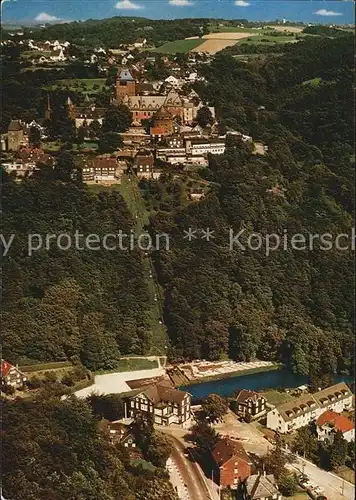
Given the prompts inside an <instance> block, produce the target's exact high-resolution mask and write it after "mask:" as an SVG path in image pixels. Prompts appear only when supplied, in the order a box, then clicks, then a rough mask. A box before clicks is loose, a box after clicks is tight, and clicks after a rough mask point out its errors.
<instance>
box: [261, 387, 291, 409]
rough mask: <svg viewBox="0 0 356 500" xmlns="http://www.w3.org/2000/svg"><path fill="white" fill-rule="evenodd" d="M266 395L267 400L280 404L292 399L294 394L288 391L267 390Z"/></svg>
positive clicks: (272, 403)
mask: <svg viewBox="0 0 356 500" xmlns="http://www.w3.org/2000/svg"><path fill="white" fill-rule="evenodd" d="M263 395H264V397H265V398H266V399H267V401H268V402H269V403H270V404H271V405H274V406H279V405H281V404H283V403H287V401H290V400H291V399H293V398H292V396H290V395H289V394H287V393H286V392H278V391H274V390H271V391H265V392H264V393H263Z"/></svg>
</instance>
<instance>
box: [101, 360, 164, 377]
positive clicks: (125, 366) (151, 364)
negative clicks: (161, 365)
mask: <svg viewBox="0 0 356 500" xmlns="http://www.w3.org/2000/svg"><path fill="white" fill-rule="evenodd" d="M154 368H158V362H157V361H156V360H152V359H147V358H135V357H134V358H130V357H127V358H121V359H120V361H119V365H118V367H116V368H113V369H112V370H98V371H96V372H95V375H106V374H108V373H118V372H134V371H136V370H152V369H154Z"/></svg>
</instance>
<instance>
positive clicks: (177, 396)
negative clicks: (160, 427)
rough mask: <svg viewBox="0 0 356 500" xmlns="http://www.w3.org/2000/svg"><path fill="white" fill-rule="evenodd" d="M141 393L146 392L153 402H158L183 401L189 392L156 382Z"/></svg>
mask: <svg viewBox="0 0 356 500" xmlns="http://www.w3.org/2000/svg"><path fill="white" fill-rule="evenodd" d="M141 394H144V395H145V396H146V397H147V398H148V399H150V400H151V401H152V403H153V404H157V403H161V402H169V403H181V402H182V401H183V400H184V398H185V396H186V394H187V393H186V392H184V391H178V390H177V389H172V388H171V387H166V386H164V385H158V384H155V385H151V386H149V387H147V388H145V389H144V390H143V391H141Z"/></svg>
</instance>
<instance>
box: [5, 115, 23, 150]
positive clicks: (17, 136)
mask: <svg viewBox="0 0 356 500" xmlns="http://www.w3.org/2000/svg"><path fill="white" fill-rule="evenodd" d="M23 140H24V132H23V127H22V125H21V122H20V120H11V122H10V125H9V127H8V129H7V149H8V150H9V151H18V150H19V149H20V147H21V145H22V143H23Z"/></svg>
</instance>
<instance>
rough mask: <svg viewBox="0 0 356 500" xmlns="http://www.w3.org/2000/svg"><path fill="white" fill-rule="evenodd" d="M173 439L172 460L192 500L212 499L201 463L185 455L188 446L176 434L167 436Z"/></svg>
mask: <svg viewBox="0 0 356 500" xmlns="http://www.w3.org/2000/svg"><path fill="white" fill-rule="evenodd" d="M167 437H169V439H170V440H171V441H172V445H173V452H172V455H171V458H172V460H173V461H174V463H175V464H176V466H177V468H178V470H179V473H180V475H181V476H182V478H183V481H184V483H185V484H186V487H187V490H188V493H189V497H190V498H191V500H210V499H211V495H210V493H209V490H208V488H207V485H206V483H205V481H204V479H203V472H201V471H200V468H199V465H198V464H196V463H195V462H193V461H192V460H191V459H190V458H189V457H187V456H185V454H184V453H186V452H187V448H186V447H185V446H184V445H183V444H182V443H181V442H180V441H179V440H178V439H177V438H175V437H174V436H171V435H169V436H167Z"/></svg>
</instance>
